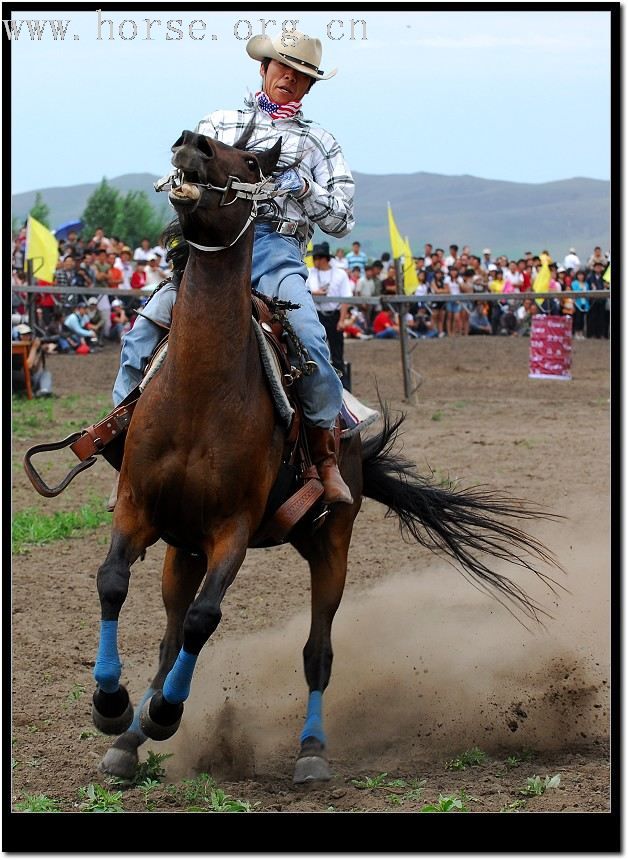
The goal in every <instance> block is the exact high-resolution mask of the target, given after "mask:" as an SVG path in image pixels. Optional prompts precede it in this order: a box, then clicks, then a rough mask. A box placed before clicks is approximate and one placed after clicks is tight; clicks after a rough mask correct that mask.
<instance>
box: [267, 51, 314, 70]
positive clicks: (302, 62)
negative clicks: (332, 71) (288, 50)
mask: <svg viewBox="0 0 628 860" xmlns="http://www.w3.org/2000/svg"><path fill="white" fill-rule="evenodd" d="M277 53H278V54H279V56H280V57H283V58H284V60H290V62H292V63H298V64H299V65H300V66H307V68H308V69H314V71H315V72H316V74H317V75H323V74H325V73H324V72H322V71H321V70H320V69H319V68H318V66H315V65H314V63H306V62H305V60H300V59H299V58H298V57H291V56H290V54H282V53H281V52H280V51H277Z"/></svg>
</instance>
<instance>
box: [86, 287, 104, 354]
mask: <svg viewBox="0 0 628 860" xmlns="http://www.w3.org/2000/svg"><path fill="white" fill-rule="evenodd" d="M98 301H99V300H98V298H97V297H96V296H90V298H89V299H88V300H87V319H88V322H86V323H85V328H86V329H89V330H90V331H92V332H94V334H95V335H96V346H102V345H103V338H104V333H105V318H104V316H103V314H102V312H101V311H100V308H99V307H98Z"/></svg>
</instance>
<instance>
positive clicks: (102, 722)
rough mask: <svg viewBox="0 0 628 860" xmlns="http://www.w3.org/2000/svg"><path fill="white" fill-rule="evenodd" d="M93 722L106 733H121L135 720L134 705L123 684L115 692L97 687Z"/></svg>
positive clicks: (93, 706)
mask: <svg viewBox="0 0 628 860" xmlns="http://www.w3.org/2000/svg"><path fill="white" fill-rule="evenodd" d="M92 722H93V723H94V725H95V726H96V728H97V729H98V730H99V731H101V732H102V733H103V734H105V735H121V734H122V733H123V732H126V730H127V729H128V728H129V726H130V725H131V723H132V722H133V705H132V704H131V701H130V699H129V694H128V693H127V691H126V689H125V688H124V687H123V686H122V685H121V686H120V688H119V689H118V691H117V692H115V693H103V691H102V690H101V689H100V688H99V687H97V688H96V692H95V693H94V699H93V703H92Z"/></svg>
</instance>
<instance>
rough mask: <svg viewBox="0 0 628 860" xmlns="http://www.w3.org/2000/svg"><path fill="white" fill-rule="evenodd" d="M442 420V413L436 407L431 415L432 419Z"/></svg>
mask: <svg viewBox="0 0 628 860" xmlns="http://www.w3.org/2000/svg"><path fill="white" fill-rule="evenodd" d="M442 420H443V413H442V412H441V411H440V409H438V410H437V411H436V412H434V414H433V415H432V421H442Z"/></svg>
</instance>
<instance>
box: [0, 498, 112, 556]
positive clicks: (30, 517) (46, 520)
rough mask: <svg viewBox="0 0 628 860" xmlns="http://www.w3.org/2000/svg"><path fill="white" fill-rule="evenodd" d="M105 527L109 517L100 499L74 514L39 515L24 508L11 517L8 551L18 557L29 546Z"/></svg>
mask: <svg viewBox="0 0 628 860" xmlns="http://www.w3.org/2000/svg"><path fill="white" fill-rule="evenodd" d="M105 523H111V514H110V513H108V512H107V511H106V510H105V500H104V499H102V500H99V501H98V502H89V503H88V504H86V505H83V507H82V508H80V509H79V510H78V511H57V512H56V513H54V514H42V513H40V512H39V511H38V510H37V509H36V508H27V509H26V510H23V511H20V512H19V513H17V514H15V516H14V517H13V522H12V524H11V541H12V550H13V553H14V554H16V555H19V554H20V553H23V552H25V551H26V550H27V549H28V548H29V547H31V546H41V545H42V544H46V543H51V542H52V541H55V540H63V539H64V538H68V537H72V536H73V535H74V534H75V532H77V531H89V530H90V529H97V528H99V527H100V526H102V525H105Z"/></svg>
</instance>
